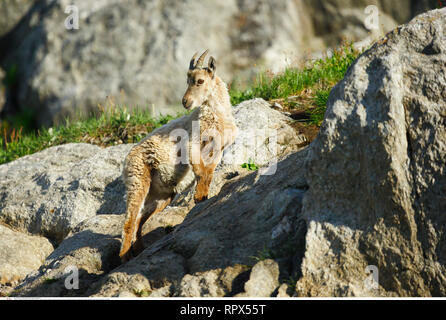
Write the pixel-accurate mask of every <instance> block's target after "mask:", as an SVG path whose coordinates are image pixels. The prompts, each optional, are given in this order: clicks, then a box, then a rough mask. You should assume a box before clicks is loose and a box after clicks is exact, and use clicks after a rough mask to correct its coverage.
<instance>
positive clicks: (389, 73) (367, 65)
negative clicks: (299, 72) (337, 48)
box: [296, 9, 446, 296]
mask: <svg viewBox="0 0 446 320" xmlns="http://www.w3.org/2000/svg"><path fill="white" fill-rule="evenodd" d="M445 25H446V9H441V10H434V11H430V12H428V13H426V14H423V15H420V16H418V17H417V18H415V19H414V20H412V21H411V22H410V23H409V24H407V25H404V26H401V27H398V28H397V29H395V30H393V31H392V32H391V33H389V34H388V35H387V36H386V37H385V38H384V39H383V40H382V41H380V42H379V43H377V44H375V45H374V46H373V47H372V48H371V49H370V50H368V51H366V52H365V53H364V54H363V55H362V56H361V57H360V58H359V59H358V60H357V61H356V62H355V63H354V64H353V65H352V66H351V67H350V69H349V70H348V72H347V74H346V76H345V78H344V79H343V80H342V81H341V82H340V83H338V84H337V85H336V86H335V88H334V89H333V90H332V91H331V94H330V97H329V101H328V107H327V111H326V114H325V120H324V123H323V125H322V127H321V131H320V133H319V135H318V137H317V139H316V140H315V141H314V142H313V144H312V145H311V148H310V151H309V157H308V162H307V168H308V170H307V172H306V178H307V181H308V184H309V190H308V192H307V193H306V196H305V199H304V207H303V210H302V214H303V216H304V217H305V219H306V221H307V225H308V231H307V234H306V240H305V242H306V248H305V256H304V259H303V262H302V269H301V271H302V274H303V277H302V278H301V279H300V280H299V281H298V283H297V288H296V289H297V293H298V294H299V295H303V296H308V295H310V296H351V295H356V296H375V295H398V296H431V295H433V296H444V295H445V294H446V277H445V271H446V270H445V261H446V260H445V259H446V256H445V251H444V250H443V248H444V246H445V241H446V238H445V237H444V234H445V233H444V232H445V225H446V224H445V222H446V220H445V216H444V212H446V202H445V197H444V194H445V190H446V176H445V172H444V168H445V167H446V147H445V146H446V130H445V125H446V122H445V115H446V103H445V101H446V95H445V93H446V78H445V74H446V37H445V27H444V26H445ZM373 270H375V271H373ZM370 271H372V273H373V272H374V273H373V274H371V273H370ZM373 275H375V276H376V275H378V282H373V281H371V280H373V279H375V278H374V277H373Z"/></svg>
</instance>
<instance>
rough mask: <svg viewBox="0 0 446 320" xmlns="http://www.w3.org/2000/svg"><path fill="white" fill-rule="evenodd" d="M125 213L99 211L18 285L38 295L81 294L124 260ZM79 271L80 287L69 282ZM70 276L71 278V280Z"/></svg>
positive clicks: (20, 288) (79, 226) (21, 290)
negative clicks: (116, 213)
mask: <svg viewBox="0 0 446 320" xmlns="http://www.w3.org/2000/svg"><path fill="white" fill-rule="evenodd" d="M123 218H124V217H123V216H122V215H98V216H95V217H93V218H91V219H88V220H86V221H84V222H82V223H81V224H79V225H78V226H77V227H76V228H75V229H74V230H73V231H72V232H71V233H70V235H69V236H68V237H67V238H66V239H65V240H64V241H63V242H62V243H61V244H60V245H59V246H58V247H57V248H56V249H55V250H54V251H53V252H52V253H51V254H50V255H49V256H48V257H47V258H46V260H45V261H44V263H43V264H42V266H41V267H40V268H39V270H38V271H36V272H34V273H32V274H30V275H28V277H27V278H26V279H25V280H24V281H23V283H21V285H20V286H18V287H17V288H16V294H17V295H22V294H23V292H26V295H27V296H34V297H59V296H79V295H83V293H84V292H85V291H86V290H88V289H89V286H90V285H91V284H92V283H94V282H96V281H97V280H99V278H100V276H101V275H103V274H104V273H106V272H108V271H110V270H112V269H114V268H115V267H117V266H118V265H119V264H120V259H119V256H118V253H119V249H120V247H121V241H120V237H121V231H122V225H123V222H124V221H123ZM73 270H76V271H75V272H77V279H78V284H79V285H78V287H77V288H75V289H71V287H70V286H69V285H68V286H67V285H66V283H67V282H68V283H69V281H70V279H71V278H70V277H72V276H73V274H74V272H73ZM67 278H68V280H67Z"/></svg>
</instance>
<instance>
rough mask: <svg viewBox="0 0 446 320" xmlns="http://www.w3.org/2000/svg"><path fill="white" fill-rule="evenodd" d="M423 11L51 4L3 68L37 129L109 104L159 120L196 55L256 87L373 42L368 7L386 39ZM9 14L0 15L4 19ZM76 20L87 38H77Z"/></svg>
mask: <svg viewBox="0 0 446 320" xmlns="http://www.w3.org/2000/svg"><path fill="white" fill-rule="evenodd" d="M6 2H7V3H8V4H9V3H20V1H12V0H11V1H10V0H8V1H6ZM415 2H416V3H422V4H427V6H431V8H434V7H435V6H436V5H437V4H436V3H435V4H430V1H428V0H423V1H418V0H417V1H414V0H407V1H403V3H402V4H399V5H398V6H397V7H398V8H397V9H395V5H394V2H393V1H390V0H380V1H359V2H358V1H344V0H342V1H341V0H336V1H301V0H293V1H288V0H275V1H268V0H261V1H245V0H243V1H237V0H231V1H224V2H222V1H217V0H212V1H206V2H203V1H198V0H194V1H180V2H178V1H164V0H153V1H137V0H129V1H127V2H126V3H123V2H122V1H116V0H101V1H95V2H94V3H93V2H91V1H86V0H78V1H71V0H70V1H68V0H59V1H53V0H44V1H38V2H35V3H34V4H33V5H32V7H31V8H30V9H29V11H28V12H27V14H26V15H25V16H24V17H23V19H22V20H21V21H20V23H19V25H18V26H17V27H16V28H15V29H14V30H13V32H11V33H10V34H8V35H7V36H6V37H3V38H2V39H0V64H1V65H2V67H3V68H4V69H5V70H9V69H10V68H12V67H14V66H15V67H16V68H17V75H16V77H17V79H15V86H14V88H13V90H11V91H10V92H9V95H11V97H9V98H8V99H9V100H10V101H12V102H13V104H14V106H15V108H16V109H17V110H19V109H20V108H22V109H23V108H25V107H26V108H27V111H29V109H30V108H31V110H34V112H35V116H36V121H37V125H51V124H53V123H55V122H60V121H61V120H64V119H65V117H66V116H75V115H79V113H80V112H84V113H87V112H89V111H92V110H95V109H96V107H97V104H98V103H104V102H105V101H106V97H108V96H109V97H114V99H115V101H116V103H119V104H124V105H128V106H129V107H134V106H139V107H151V106H152V104H154V105H155V109H156V110H157V111H155V112H159V111H163V112H174V111H175V110H176V109H175V108H174V107H173V106H174V105H179V101H180V99H181V96H182V94H183V92H184V90H185V88H186V81H185V74H186V71H187V66H188V64H189V59H190V57H191V56H192V55H193V53H194V52H196V51H199V50H202V49H203V48H210V50H211V52H212V54H213V55H214V56H215V57H216V58H217V61H218V65H217V68H218V72H219V74H220V75H221V76H222V77H223V79H225V81H227V82H228V83H229V82H230V81H232V80H234V79H239V80H243V79H251V78H252V77H253V76H254V75H255V74H256V73H257V72H258V71H259V70H260V69H265V68H266V69H270V70H272V71H273V72H276V71H279V70H281V69H283V67H285V66H287V65H289V64H292V63H295V62H299V61H300V59H301V58H302V57H303V56H304V55H306V54H307V53H308V52H311V51H315V50H316V51H321V50H323V49H325V48H326V47H327V45H328V46H332V45H338V43H339V42H338V40H341V38H347V39H348V40H351V41H360V40H363V39H364V38H366V37H368V33H367V32H368V30H367V29H366V28H365V27H364V21H365V17H366V15H365V13H364V8H365V7H366V6H367V5H369V4H373V3H376V4H377V5H378V7H379V9H380V13H381V20H380V23H379V26H380V27H382V31H384V32H387V31H388V30H390V29H392V28H393V27H395V26H396V24H397V22H398V23H403V22H406V21H408V19H410V17H412V16H413V15H414V13H415V12H416V10H420V9H415V7H414V5H413V3H415ZM434 2H435V1H434ZM27 3H29V2H27ZM27 5H28V4H27ZM71 5H75V6H76V8H77V9H73V8H72V7H70V6H71ZM6 8H7V9H6ZM10 8H11V7H10V6H7V7H4V8H3V9H2V7H0V13H2V16H4V15H5V10H6V11H7V12H8V13H9V10H10ZM21 8H22V9H24V8H26V6H24V5H23V6H22V7H21ZM420 8H421V7H420ZM422 8H423V9H424V7H422ZM2 10H3V11H2ZM203 12H206V14H203ZM8 13H6V16H8V17H9V15H8ZM75 15H78V17H79V24H78V27H79V29H73V28H74V27H76V25H75V24H74V22H73V19H75V17H74V16H75ZM17 16H20V15H17ZM11 17H12V16H11ZM2 21H3V20H2ZM14 21H15V20H14ZM395 21H397V22H395ZM66 26H68V29H67V27H66ZM0 28H1V26H0ZM379 35H381V33H379ZM11 108H13V107H12V106H11Z"/></svg>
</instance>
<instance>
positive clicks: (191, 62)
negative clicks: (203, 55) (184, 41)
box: [189, 52, 198, 70]
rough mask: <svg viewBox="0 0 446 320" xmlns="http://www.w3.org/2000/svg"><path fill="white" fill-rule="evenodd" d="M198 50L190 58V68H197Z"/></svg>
mask: <svg viewBox="0 0 446 320" xmlns="http://www.w3.org/2000/svg"><path fill="white" fill-rule="evenodd" d="M197 55H198V52H195V54H194V56H193V57H192V59H191V60H190V64H189V70H193V69H194V68H195V59H196V58H197Z"/></svg>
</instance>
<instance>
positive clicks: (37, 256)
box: [0, 224, 54, 291]
mask: <svg viewBox="0 0 446 320" xmlns="http://www.w3.org/2000/svg"><path fill="white" fill-rule="evenodd" d="M53 249H54V248H53V246H52V244H51V243H50V242H49V241H48V240H47V239H45V238H43V237H39V236H29V235H26V234H23V233H20V232H17V231H15V230H12V229H10V228H8V227H6V226H4V225H1V224H0V286H2V285H8V286H14V285H17V284H18V283H19V282H20V281H21V280H23V279H24V278H25V276H26V275H27V274H28V273H30V272H32V271H35V270H37V269H38V268H39V267H40V265H41V264H42V263H43V261H45V258H46V257H47V256H48V255H49V254H50V253H51V252H52V251H53ZM0 291H1V290H0Z"/></svg>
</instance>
